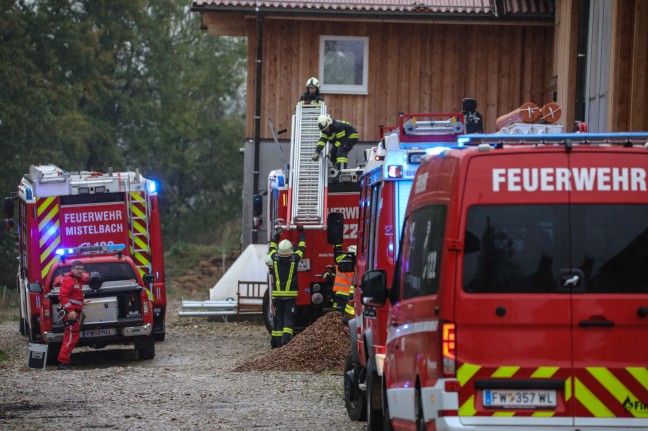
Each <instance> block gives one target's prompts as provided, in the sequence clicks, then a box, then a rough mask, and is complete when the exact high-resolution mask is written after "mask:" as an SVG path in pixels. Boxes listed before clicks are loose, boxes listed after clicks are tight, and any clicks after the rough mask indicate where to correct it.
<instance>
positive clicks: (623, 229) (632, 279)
mask: <svg viewBox="0 0 648 431" xmlns="http://www.w3.org/2000/svg"><path fill="white" fill-rule="evenodd" d="M570 210H571V212H570ZM647 220H648V205H611V204H606V205H571V206H568V205H542V206H540V205H498V206H474V207H471V208H469V210H468V218H467V222H466V223H467V224H466V244H468V243H470V244H471V247H465V253H464V262H463V288H464V291H466V292H471V293H557V292H558V291H559V273H560V271H561V270H564V269H578V270H580V271H582V273H583V274H584V277H585V282H584V285H583V288H584V291H585V292H586V293H648V265H646V263H645V262H647V261H648V260H647V259H648V222H647Z"/></svg>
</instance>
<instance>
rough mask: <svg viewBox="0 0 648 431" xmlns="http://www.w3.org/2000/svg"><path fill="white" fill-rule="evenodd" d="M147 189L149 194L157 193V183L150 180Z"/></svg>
mask: <svg viewBox="0 0 648 431" xmlns="http://www.w3.org/2000/svg"><path fill="white" fill-rule="evenodd" d="M146 187H147V189H148V192H149V193H155V192H157V183H156V182H155V181H151V180H148V181H147V183H146Z"/></svg>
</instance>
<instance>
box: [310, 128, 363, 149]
mask: <svg viewBox="0 0 648 431" xmlns="http://www.w3.org/2000/svg"><path fill="white" fill-rule="evenodd" d="M359 137H360V135H358V131H357V130H356V129H355V128H354V127H353V126H352V125H351V124H349V123H347V122H346V121H340V120H333V122H332V123H331V125H330V126H328V128H327V129H326V131H324V130H323V131H321V132H320V139H319V141H317V148H315V151H316V152H317V153H318V154H320V153H321V152H322V150H324V147H325V146H326V143H327V142H330V143H331V144H333V146H334V147H335V149H336V150H338V149H340V147H345V148H344V149H345V150H350V149H351V148H352V147H353V145H355V143H356V141H357V140H358V138H359Z"/></svg>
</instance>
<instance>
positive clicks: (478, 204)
mask: <svg viewBox="0 0 648 431" xmlns="http://www.w3.org/2000/svg"><path fill="white" fill-rule="evenodd" d="M462 140H465V144H466V145H465V147H464V149H452V150H448V151H445V152H444V153H442V154H440V155H437V156H434V157H428V158H426V160H425V161H424V162H423V164H422V165H421V166H420V167H419V169H418V172H417V174H416V178H415V180H414V185H413V188H412V191H411V194H410V199H409V202H408V206H407V210H406V213H405V217H404V225H403V231H402V235H403V238H402V241H401V247H400V250H399V254H398V257H397V261H396V267H395V269H394V274H395V275H394V277H393V282H390V281H389V280H388V278H387V273H386V271H384V270H374V271H369V272H367V273H365V275H364V277H363V280H362V287H363V292H362V294H363V296H364V300H365V301H367V302H368V303H370V304H371V305H374V306H376V307H380V306H382V305H383V304H384V303H385V295H386V294H388V295H389V300H390V302H391V304H392V305H391V308H390V311H389V319H388V328H389V330H388V335H387V341H386V356H385V363H384V378H383V381H384V390H385V394H384V399H385V400H386V401H387V402H385V403H384V406H383V407H384V417H385V418H386V419H387V420H386V421H385V429H391V427H392V426H393V428H394V429H396V430H413V429H419V430H421V429H435V430H464V429H466V430H467V429H470V430H482V429H484V430H485V429H489V430H490V429H534V430H541V429H547V430H550V429H551V430H565V431H568V430H569V431H574V430H582V431H586V430H602V429H605V430H611V429H625V430H630V429H646V428H647V427H648V379H647V377H646V376H648V367H647V361H646V358H648V344H646V343H645V342H644V341H643V340H645V339H646V337H647V336H648V271H647V270H646V264H645V261H646V258H647V257H648V234H647V232H648V231H647V230H646V220H647V219H648V205H647V202H648V152H647V151H646V142H647V140H648V133H617V134H604V133H600V134H547V135H536V136H533V135H514V136H513V135H511V136H506V135H504V136H503V135H482V136H465V137H462ZM388 285H390V286H391V290H390V291H389V292H387V289H386V288H387V286H388Z"/></svg>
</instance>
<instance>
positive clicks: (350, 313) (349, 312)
mask: <svg viewBox="0 0 648 431" xmlns="http://www.w3.org/2000/svg"><path fill="white" fill-rule="evenodd" d="M354 292H355V286H354V285H353V284H352V285H351V289H350V290H349V301H347V303H346V306H345V307H344V313H342V324H343V325H345V326H348V325H349V320H351V319H353V318H354V317H355V307H354V305H353V301H352V300H351V299H353V295H354Z"/></svg>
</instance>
